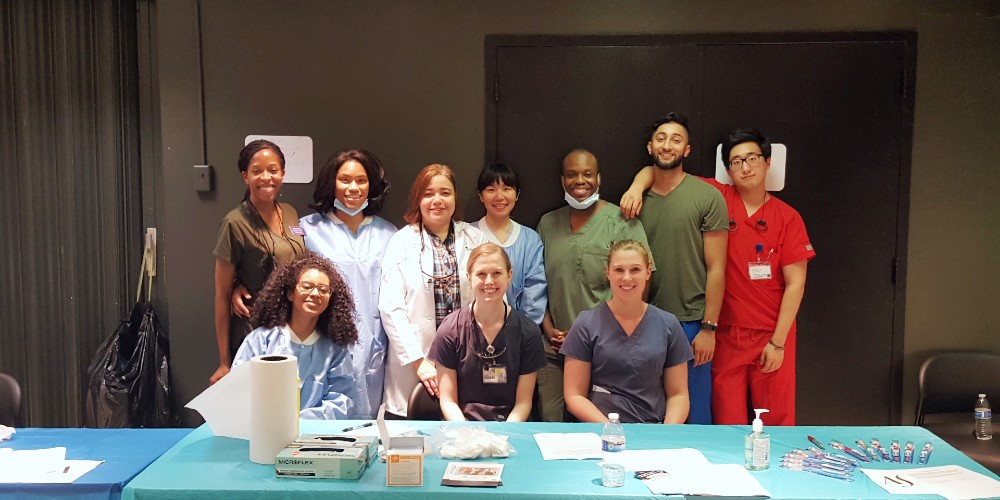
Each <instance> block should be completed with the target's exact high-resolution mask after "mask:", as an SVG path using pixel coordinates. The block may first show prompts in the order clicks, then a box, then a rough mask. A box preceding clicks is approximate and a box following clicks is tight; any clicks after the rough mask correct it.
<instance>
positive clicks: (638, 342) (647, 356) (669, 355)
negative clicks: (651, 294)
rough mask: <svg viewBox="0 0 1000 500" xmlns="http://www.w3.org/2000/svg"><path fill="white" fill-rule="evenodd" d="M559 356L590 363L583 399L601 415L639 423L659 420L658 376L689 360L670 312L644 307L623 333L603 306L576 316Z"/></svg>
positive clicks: (662, 410)
mask: <svg viewBox="0 0 1000 500" xmlns="http://www.w3.org/2000/svg"><path fill="white" fill-rule="evenodd" d="M559 352H560V353H562V354H564V355H566V356H567V357H570V358H573V359H578V360H580V361H586V362H588V363H590V384H591V389H590V397H589V399H590V400H591V401H592V402H593V403H594V405H595V406H597V408H598V409H599V410H601V412H602V413H604V414H607V413H609V412H617V413H618V414H619V415H620V416H621V419H622V422H641V423H660V422H663V418H664V417H665V416H666V411H667V396H666V393H665V390H664V386H663V372H664V370H666V369H667V368H670V367H672V366H676V365H679V364H681V363H687V362H688V361H690V360H691V359H694V354H693V353H692V351H691V344H690V343H688V341H687V337H686V336H685V335H684V330H683V329H681V325H680V323H679V322H678V321H677V318H676V317H675V316H674V315H673V314H670V313H668V312H666V311H663V310H660V309H658V308H657V307H656V306H653V305H650V306H649V307H647V308H646V314H644V315H643V317H642V320H640V321H639V324H638V325H637V326H636V328H635V331H633V332H632V335H627V334H626V333H625V330H623V329H622V327H621V324H620V323H618V320H617V319H615V316H614V314H613V313H612V312H611V309H610V308H608V304H607V303H606V302H602V303H601V304H599V305H598V306H597V307H595V308H593V309H591V310H589V311H584V312H582V313H580V316H579V317H578V318H577V319H576V322H575V323H573V328H571V329H570V331H569V334H568V335H567V336H566V341H565V342H564V343H563V346H562V348H561V349H559Z"/></svg>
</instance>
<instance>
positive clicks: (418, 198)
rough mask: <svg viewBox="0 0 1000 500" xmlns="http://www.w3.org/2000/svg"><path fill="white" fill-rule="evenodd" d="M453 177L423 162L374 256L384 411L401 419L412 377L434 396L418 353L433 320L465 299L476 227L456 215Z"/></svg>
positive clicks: (427, 342)
mask: <svg viewBox="0 0 1000 500" xmlns="http://www.w3.org/2000/svg"><path fill="white" fill-rule="evenodd" d="M457 200H458V194H457V192H456V189H455V176H454V174H453V172H452V170H451V168H449V167H448V166H446V165H440V164H432V165H428V166H426V167H424V168H423V170H421V171H420V173H419V174H417V179H416V180H415V181H414V183H413V187H412V188H411V189H410V197H409V203H408V205H407V210H406V214H405V215H404V218H405V219H406V222H408V223H409V225H407V226H406V227H404V228H402V229H400V230H399V231H398V232H396V234H395V235H393V236H392V239H391V240H389V245H388V247H387V248H386V251H385V256H384V258H383V261H382V286H381V287H380V288H381V291H380V295H379V311H380V312H381V314H382V324H383V326H384V327H385V331H386V334H388V337H389V351H388V354H387V356H386V375H385V398H384V402H385V405H386V413H387V416H388V417H389V418H392V417H398V418H404V417H406V413H407V399H408V398H409V395H410V392H412V390H413V388H414V387H415V386H416V385H417V384H418V383H420V384H422V385H423V386H424V389H425V390H427V392H428V393H430V394H431V395H433V396H437V395H438V385H437V367H436V366H435V365H434V363H433V362H431V361H429V360H427V359H425V356H426V355H427V351H428V350H429V349H430V347H431V342H432V341H433V340H434V336H435V333H436V332H437V326H438V325H439V324H441V321H442V320H444V318H445V317H446V316H447V315H448V314H450V313H451V312H452V311H455V310H457V309H459V308H461V307H462V305H463V304H466V303H469V302H470V301H471V299H472V296H471V295H470V293H469V285H468V282H467V278H468V277H467V276H466V273H464V272H462V270H463V269H465V267H466V264H467V262H468V259H469V254H470V253H471V252H472V249H474V248H476V247H477V246H479V245H480V244H481V243H483V241H484V237H483V233H482V232H481V231H479V230H478V229H476V228H474V227H472V226H470V225H469V224H466V223H465V222H462V221H460V220H458V219H459V218H460V215H459V213H458V210H457Z"/></svg>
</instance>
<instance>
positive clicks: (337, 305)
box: [251, 251, 358, 347]
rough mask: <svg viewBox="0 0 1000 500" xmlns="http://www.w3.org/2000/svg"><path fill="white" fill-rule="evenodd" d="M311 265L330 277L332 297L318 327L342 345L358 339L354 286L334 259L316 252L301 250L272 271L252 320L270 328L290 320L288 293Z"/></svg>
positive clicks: (317, 329) (255, 302) (256, 301)
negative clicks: (351, 285)
mask: <svg viewBox="0 0 1000 500" xmlns="http://www.w3.org/2000/svg"><path fill="white" fill-rule="evenodd" d="M310 269H316V270H317V271H319V272H321V273H323V274H325V275H326V276H327V278H330V298H329V300H328V301H327V305H326V309H324V310H323V312H322V313H320V315H319V319H318V320H317V322H316V331H317V332H319V334H320V335H322V336H324V337H329V338H330V340H333V342H334V343H335V344H337V345H339V346H341V347H347V346H348V345H351V344H353V343H355V342H357V340H358V329H357V325H356V323H355V316H356V312H355V309H354V298H353V295H352V294H351V288H350V287H349V286H347V283H346V282H345V281H344V279H343V278H342V277H341V276H340V273H338V272H337V269H336V267H335V266H334V264H333V262H330V260H329V259H327V258H326V257H323V256H322V255H319V254H317V253H313V252H308V251H307V252H304V253H302V254H300V255H299V256H298V257H296V258H295V259H293V260H291V261H289V262H286V263H285V264H283V265H281V266H279V267H278V268H277V269H275V270H274V272H272V273H271V275H270V276H269V277H268V278H267V282H266V283H265V284H264V288H263V289H262V290H261V291H260V294H259V295H258V296H257V299H256V300H255V301H254V304H253V312H252V313H251V320H252V321H253V323H254V324H255V325H261V326H265V327H268V328H273V327H275V326H283V325H286V324H288V322H289V321H291V319H292V314H293V311H292V301H291V300H289V299H288V294H289V293H291V292H293V291H294V290H295V287H296V286H297V285H298V281H299V277H300V276H301V275H302V273H304V272H306V271H308V270H310Z"/></svg>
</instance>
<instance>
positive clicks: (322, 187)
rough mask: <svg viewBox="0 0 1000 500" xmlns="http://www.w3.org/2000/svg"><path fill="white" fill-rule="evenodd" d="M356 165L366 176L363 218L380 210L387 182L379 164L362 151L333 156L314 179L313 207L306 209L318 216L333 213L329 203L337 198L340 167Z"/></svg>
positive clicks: (352, 150) (372, 156) (386, 193)
mask: <svg viewBox="0 0 1000 500" xmlns="http://www.w3.org/2000/svg"><path fill="white" fill-rule="evenodd" d="M352 160H353V161H356V162H358V163H359V164H361V166H362V167H364V169H365V175H366V176H368V206H367V207H365V209H364V210H363V211H362V212H361V213H363V214H365V215H375V214H377V213H379V212H380V211H381V210H382V204H383V203H385V197H386V196H387V195H388V194H389V188H390V185H389V181H387V180H385V170H383V169H382V162H380V161H379V160H378V158H377V157H375V155H374V154H372V153H371V152H369V151H366V150H364V149H344V150H341V151H338V152H336V153H334V154H333V156H331V157H330V158H329V159H328V160H326V164H325V165H323V169H322V170H320V173H319V178H318V179H316V190H315V191H313V203H312V204H311V205H309V208H312V209H313V210H316V211H317V212H319V213H325V212H328V211H330V210H333V200H335V199H336V198H337V195H336V187H337V174H338V173H339V172H340V167H342V166H343V165H344V164H345V163H347V162H349V161H352Z"/></svg>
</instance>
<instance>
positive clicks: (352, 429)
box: [340, 422, 374, 432]
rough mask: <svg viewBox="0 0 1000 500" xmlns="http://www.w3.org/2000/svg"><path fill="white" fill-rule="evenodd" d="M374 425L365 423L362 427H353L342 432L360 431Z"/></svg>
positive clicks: (345, 428)
mask: <svg viewBox="0 0 1000 500" xmlns="http://www.w3.org/2000/svg"><path fill="white" fill-rule="evenodd" d="M372 425H374V424H372V423H371V422H365V423H363V424H361V425H354V426H351V427H344V430H342V431H340V432H351V431H356V430H358V429H364V428H365V427H371V426H372Z"/></svg>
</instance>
